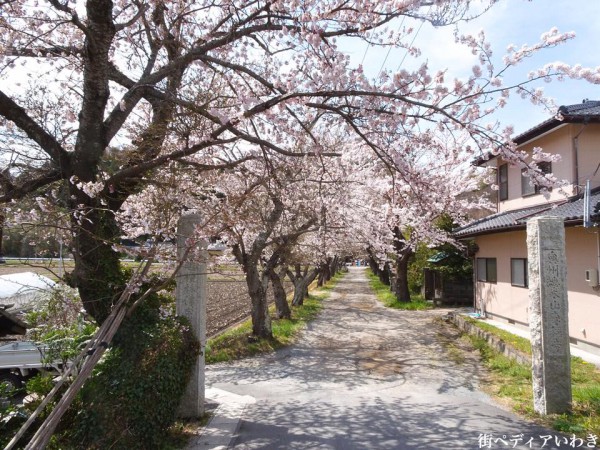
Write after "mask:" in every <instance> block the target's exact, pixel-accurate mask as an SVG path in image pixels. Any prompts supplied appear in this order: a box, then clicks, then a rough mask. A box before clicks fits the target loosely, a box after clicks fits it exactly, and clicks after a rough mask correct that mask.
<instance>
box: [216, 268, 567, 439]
mask: <svg viewBox="0 0 600 450" xmlns="http://www.w3.org/2000/svg"><path fill="white" fill-rule="evenodd" d="M442 313H443V312H442V311H440V310H436V311H428V312H424V311H398V310H391V309H387V308H385V307H383V306H381V305H380V304H379V303H378V302H377V300H376V298H375V296H374V294H373V293H372V292H371V290H370V288H369V286H368V282H367V278H366V274H365V270H364V269H363V268H350V272H349V274H347V276H346V277H345V278H344V279H343V280H342V281H341V282H340V283H339V284H338V286H337V287H336V288H335V290H334V292H333V293H332V295H331V297H330V298H329V299H328V300H327V301H326V302H325V309H324V311H323V312H322V313H321V314H320V316H319V317H318V318H317V319H316V320H315V321H314V322H312V323H311V324H310V326H309V327H308V329H307V330H305V332H304V334H303V336H302V338H301V339H300V340H299V342H298V343H297V344H295V345H294V346H292V347H290V348H287V349H283V350H281V351H278V352H276V353H274V354H270V355H266V356H261V357H257V358H251V359H248V360H244V361H239V362H236V363H234V364H219V365H215V366H211V367H210V368H209V369H208V373H207V383H208V384H209V386H210V387H212V388H218V389H221V390H224V391H228V392H231V393H234V394H238V395H250V396H252V397H254V399H255V401H254V402H252V403H250V404H248V405H247V406H246V408H245V410H244V412H243V414H242V421H241V426H240V428H239V433H238V437H237V439H236V440H235V441H234V442H235V448H240V449H246V448H248V449H268V448H279V449H296V448H303V449H315V448H327V449H329V448H331V449H334V448H335V449H343V450H347V449H420V450H422V449H473V448H481V447H480V445H481V444H483V443H482V442H480V438H481V435H490V434H491V435H493V436H494V439H495V438H502V436H503V435H504V436H505V440H506V442H507V444H506V445H504V444H502V442H501V441H498V442H496V443H494V444H492V446H491V448H513V444H515V440H517V439H518V438H517V435H520V434H521V433H523V435H524V436H523V438H522V439H523V440H522V441H518V440H517V441H516V446H515V447H514V448H540V447H541V445H542V442H543V440H542V439H540V436H544V435H546V436H547V435H553V434H555V433H553V432H550V431H548V430H544V429H541V428H539V427H537V426H535V425H532V424H530V423H528V422H526V421H524V420H522V419H520V418H518V417H516V416H515V415H513V414H511V413H509V412H507V411H505V410H503V409H501V408H500V407H499V406H497V405H495V404H494V402H493V401H492V400H491V399H490V398H489V397H488V396H487V395H486V394H484V393H482V392H481V391H480V390H479V388H478V386H479V384H480V383H481V382H482V381H481V377H480V374H479V371H478V364H477V356H476V355H475V354H474V353H466V356H465V359H464V361H461V358H459V357H457V356H456V352H448V351H447V350H446V348H447V347H446V346H445V345H444V341H445V340H448V339H453V336H448V335H447V332H446V334H444V331H443V330H444V329H443V328H442V327H440V326H438V325H436V324H435V322H433V320H432V319H433V318H434V317H435V316H438V315H441V314H442ZM440 332H442V334H440ZM453 355H454V356H453ZM531 438H533V441H532V442H531V443H529V444H527V441H529V440H530V439H531ZM486 448H487V445H486ZM544 448H553V446H552V445H551V444H550V442H548V443H547V444H546V445H545V447H544Z"/></svg>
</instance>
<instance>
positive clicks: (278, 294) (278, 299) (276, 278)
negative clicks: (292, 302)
mask: <svg viewBox="0 0 600 450" xmlns="http://www.w3.org/2000/svg"><path fill="white" fill-rule="evenodd" d="M281 277H282V275H281V274H278V273H277V272H275V271H274V270H271V271H269V278H270V280H271V286H273V296H274V297H275V309H276V315H277V318H278V319H291V318H292V311H291V310H290V306H289V305H288V302H287V295H286V293H285V289H284V287H283V282H282V281H281Z"/></svg>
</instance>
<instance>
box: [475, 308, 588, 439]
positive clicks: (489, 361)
mask: <svg viewBox="0 0 600 450" xmlns="http://www.w3.org/2000/svg"><path fill="white" fill-rule="evenodd" d="M472 323H474V324H475V325H476V326H478V327H479V328H481V329H483V330H485V331H488V332H490V333H492V334H494V335H496V336H498V337H499V338H501V339H502V340H504V341H505V342H506V343H509V344H510V345H514V344H513V343H516V345H514V346H515V347H516V348H518V349H519V350H521V351H523V352H526V353H528V354H531V344H530V343H529V340H527V339H525V338H521V337H519V336H514V335H512V334H511V333H508V332H506V331H504V330H500V329H499V328H496V327H494V326H493V325H489V324H486V323H482V322H481V321H476V320H475V321H472ZM469 338H470V340H471V342H472V344H473V345H474V346H475V347H476V348H477V349H478V350H479V352H480V353H481V356H482V359H483V361H484V363H485V365H486V366H487V367H488V368H489V369H490V370H491V373H492V383H491V384H490V385H488V386H489V389H490V390H491V392H492V393H493V394H495V395H497V396H499V397H501V398H504V399H505V400H507V402H508V403H509V404H511V405H512V406H513V408H514V409H515V410H516V411H517V412H519V413H521V414H524V415H526V416H527V417H529V418H531V419H536V420H538V421H540V422H542V423H543V424H545V425H547V426H551V427H553V428H554V429H555V430H558V431H561V432H563V433H573V434H575V435H580V436H585V435H587V434H588V433H592V434H595V435H600V371H599V370H598V369H597V368H596V366H594V365H593V364H590V363H588V362H586V361H584V360H582V359H581V358H578V357H572V358H571V386H572V393H573V408H572V412H571V413H569V414H560V415H559V414H553V415H548V416H539V415H537V414H536V413H535V412H534V410H533V391H532V385H531V383H532V379H531V377H532V375H531V367H529V366H526V365H523V364H519V363H517V362H515V361H513V360H511V359H509V358H507V357H506V356H504V355H502V354H500V353H498V352H496V351H495V350H493V349H492V348H491V347H490V346H489V345H488V344H487V342H486V341H485V340H483V339H481V338H478V337H476V336H469Z"/></svg>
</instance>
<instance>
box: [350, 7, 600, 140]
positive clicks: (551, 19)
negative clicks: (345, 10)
mask: <svg viewBox="0 0 600 450" xmlns="http://www.w3.org/2000/svg"><path fill="white" fill-rule="evenodd" d="M407 23H408V22H407V21H406V22H405V23H404V25H406V24H407ZM398 25H399V24H395V25H392V28H395V27H397V26H398ZM418 27H419V23H416V24H415V29H417V28H418ZM458 27H459V30H460V31H461V32H462V33H464V32H471V33H477V32H478V31H479V30H481V29H483V30H484V32H485V34H486V36H487V39H488V41H489V42H490V43H491V45H492V49H493V50H494V57H495V59H496V61H497V66H499V65H501V58H502V56H503V55H504V54H505V52H506V48H507V46H508V45H509V44H514V45H515V46H517V48H519V47H521V45H523V44H535V43H536V42H538V41H539V39H540V36H541V34H542V33H544V32H546V31H548V30H550V28H552V27H557V28H558V29H559V30H560V31H561V32H565V31H574V32H575V33H576V34H577V36H576V38H575V39H573V40H571V41H569V42H567V43H566V44H562V45H560V46H558V47H555V48H551V49H547V50H544V51H542V52H540V53H538V54H537V55H535V56H534V57H532V58H530V59H528V60H527V61H525V63H524V64H521V65H519V66H517V67H515V68H513V69H512V70H511V71H510V73H509V76H507V78H506V80H505V84H507V83H508V82H509V81H513V82H514V81H516V80H524V79H526V78H527V74H528V73H529V71H530V70H533V69H536V68H538V67H542V66H543V65H544V64H546V63H548V62H554V61H562V62H565V63H567V64H571V65H574V64H577V63H579V64H581V65H583V66H586V67H597V66H600V0H533V1H528V0H500V1H499V2H498V3H497V4H496V5H494V6H493V7H492V9H491V10H489V11H488V12H486V13H485V14H484V15H482V16H481V17H479V18H477V19H475V20H473V21H471V22H468V23H461V24H459V25H458ZM414 45H415V46H417V47H419V48H421V50H422V56H421V60H420V61H422V59H424V58H425V59H427V60H428V62H429V67H430V69H431V70H432V71H436V70H438V69H443V68H447V69H448V73H449V74H450V75H452V76H456V77H459V78H462V77H467V76H468V75H469V74H470V73H471V68H472V66H473V65H474V64H475V62H476V59H475V57H474V56H472V55H471V54H470V52H469V51H468V50H466V49H465V48H464V47H462V46H459V45H456V44H454V39H453V29H452V28H451V27H444V28H437V29H436V28H434V27H432V26H431V25H429V24H428V23H426V24H424V25H423V26H422V27H421V29H420V31H419V32H418V34H417V35H416V38H415V42H414ZM365 49H366V45H362V46H353V48H352V49H351V50H349V52H350V53H351V57H352V62H353V63H359V62H360V61H361V60H362V59H363V56H364V55H365ZM387 52H388V51H387V49H375V48H373V47H370V48H369V49H368V50H367V52H366V56H365V57H364V66H365V70H366V71H367V73H368V74H377V73H378V72H379V69H380V67H381V66H382V63H383V62H384V60H385V58H386V54H387ZM404 54H405V52H404V51H403V50H400V49H394V50H392V51H391V52H390V54H389V56H388V58H387V60H386V63H385V65H386V67H387V68H388V69H392V70H396V69H397V68H398V66H399V64H400V62H401V61H402V60H403V58H404ZM408 64H411V61H410V57H407V58H405V59H404V61H403V65H405V66H406V65H408ZM447 79H448V78H447ZM537 86H541V87H543V88H544V91H545V92H546V94H547V95H549V96H550V97H552V98H554V100H555V102H556V104H557V105H565V104H566V105H569V104H575V103H580V102H581V101H582V100H583V99H584V98H587V99H590V100H600V85H592V84H590V83H588V82H586V81H581V80H578V81H573V80H570V81H564V82H558V81H553V82H552V83H544V82H539V83H537ZM549 117H551V114H550V113H549V112H548V111H545V110H544V109H543V108H542V107H540V106H535V105H532V104H531V103H530V102H529V101H523V100H521V99H520V98H518V96H516V95H512V96H511V100H510V101H509V103H508V105H507V106H506V107H505V108H504V110H503V111H502V112H501V113H499V114H498V115H497V116H496V118H497V119H498V120H500V121H501V122H502V124H504V125H508V124H512V125H513V126H514V129H515V132H516V133H520V132H522V131H525V130H527V129H529V128H531V127H532V126H534V125H536V124H538V123H540V122H542V121H544V120H546V119H548V118H549Z"/></svg>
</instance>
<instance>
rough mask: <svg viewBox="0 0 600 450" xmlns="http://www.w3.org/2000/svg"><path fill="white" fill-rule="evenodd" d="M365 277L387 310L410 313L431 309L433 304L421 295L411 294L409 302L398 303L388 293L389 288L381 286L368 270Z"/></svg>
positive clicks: (375, 276)
mask: <svg viewBox="0 0 600 450" xmlns="http://www.w3.org/2000/svg"><path fill="white" fill-rule="evenodd" d="M367 277H368V278H369V286H371V289H373V291H374V292H375V295H377V298H378V299H379V301H380V302H382V303H383V304H384V305H385V306H387V307H388V308H395V309H404V310H412V311H415V310H423V309H432V308H433V304H432V303H429V302H428V301H426V300H425V299H424V298H423V297H422V296H421V295H414V294H413V295H411V301H410V302H399V301H398V299H397V298H396V296H395V295H394V294H393V293H392V292H391V291H390V287H389V286H387V285H385V284H383V283H382V282H381V281H380V280H379V278H378V277H377V275H375V274H373V272H371V270H370V269H368V270H367Z"/></svg>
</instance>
